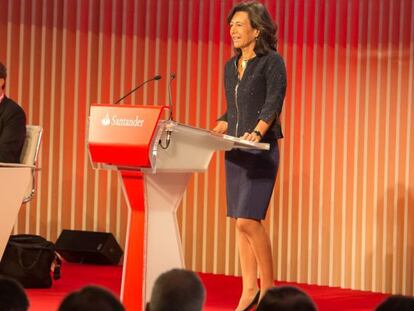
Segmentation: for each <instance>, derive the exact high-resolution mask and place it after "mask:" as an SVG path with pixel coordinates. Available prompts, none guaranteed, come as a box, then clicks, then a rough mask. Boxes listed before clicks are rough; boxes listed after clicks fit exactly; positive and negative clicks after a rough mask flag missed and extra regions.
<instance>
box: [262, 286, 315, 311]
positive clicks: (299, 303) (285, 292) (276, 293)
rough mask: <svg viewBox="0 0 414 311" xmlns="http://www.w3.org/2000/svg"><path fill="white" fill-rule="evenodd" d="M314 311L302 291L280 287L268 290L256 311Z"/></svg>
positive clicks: (308, 298) (291, 287)
mask: <svg viewBox="0 0 414 311" xmlns="http://www.w3.org/2000/svg"><path fill="white" fill-rule="evenodd" d="M268 310H277V311H316V310H317V308H316V306H315V304H314V303H313V301H312V299H311V298H310V297H309V296H308V295H307V294H306V293H305V292H304V291H302V290H300V289H298V288H296V287H293V286H280V287H274V288H271V289H269V290H268V291H267V292H266V294H265V295H264V297H263V298H262V300H261V301H260V303H259V305H258V306H257V309H256V311H268Z"/></svg>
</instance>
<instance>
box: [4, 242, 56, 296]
mask: <svg viewBox="0 0 414 311" xmlns="http://www.w3.org/2000/svg"><path fill="white" fill-rule="evenodd" d="M61 263H62V262H61V260H60V258H59V257H58V256H57V253H56V252H55V245H54V244H53V243H52V242H49V241H47V240H46V239H44V238H42V237H41V236H38V235H30V234H18V235H11V236H10V239H9V242H8V243H7V246H6V249H5V251H4V254H3V258H2V259H1V261H0V274H3V275H6V276H9V277H12V278H14V279H16V280H17V281H19V282H20V284H22V286H23V287H25V288H50V287H51V286H52V276H51V274H52V273H53V279H54V280H57V279H59V278H60V266H61Z"/></svg>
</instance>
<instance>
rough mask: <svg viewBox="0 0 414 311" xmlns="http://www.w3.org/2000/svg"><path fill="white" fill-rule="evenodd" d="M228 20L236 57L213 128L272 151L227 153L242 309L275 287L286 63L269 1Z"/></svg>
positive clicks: (245, 5) (236, 10) (236, 11)
mask: <svg viewBox="0 0 414 311" xmlns="http://www.w3.org/2000/svg"><path fill="white" fill-rule="evenodd" d="M227 22H228V24H229V26H230V27H229V30H230V36H231V39H232V41H233V46H234V50H235V56H234V57H232V58H231V59H230V60H228V61H227V63H226V64H225V70H224V72H225V73H224V75H225V76H224V86H225V94H226V100H227V111H226V112H225V114H224V115H223V116H221V117H220V118H219V121H218V123H217V125H216V127H215V128H214V129H213V130H214V131H216V132H219V133H227V134H228V135H232V136H236V137H241V138H243V139H246V140H249V141H253V142H265V143H269V144H270V150H266V151H263V150H243V149H235V150H231V151H227V152H226V154H225V168H226V192H227V216H228V217H231V218H234V219H235V220H236V228H237V231H238V249H239V256H240V264H241V269H242V280H243V290H242V293H241V296H240V300H239V303H238V306H237V308H236V310H249V309H250V308H252V307H253V306H254V305H255V304H256V303H257V302H258V301H259V299H260V298H261V297H263V296H264V294H265V292H266V290H267V289H269V288H270V287H272V286H273V263H272V261H273V260H272V252H271V246H270V239H269V236H268V233H267V232H266V230H265V227H264V226H263V224H262V221H263V220H264V219H265V217H266V212H267V209H268V206H269V202H270V199H271V196H272V192H273V187H274V184H275V180H276V175H277V170H278V166H279V148H278V142H277V141H278V139H280V138H282V137H283V134H282V129H281V125H280V120H279V116H280V113H281V110H282V106H283V100H284V97H285V94H286V68H285V64H284V61H283V59H282V57H281V56H280V55H279V54H278V53H277V51H276V43H277V40H276V30H277V26H276V25H275V24H274V22H273V21H272V19H271V17H270V14H269V12H268V11H267V9H266V7H265V6H264V5H263V4H261V3H259V2H256V1H250V2H242V3H239V4H236V5H235V6H234V7H233V8H232V10H231V11H230V13H229V15H228V17H227ZM257 272H259V276H260V289H259V288H258V284H257V279H256V277H257Z"/></svg>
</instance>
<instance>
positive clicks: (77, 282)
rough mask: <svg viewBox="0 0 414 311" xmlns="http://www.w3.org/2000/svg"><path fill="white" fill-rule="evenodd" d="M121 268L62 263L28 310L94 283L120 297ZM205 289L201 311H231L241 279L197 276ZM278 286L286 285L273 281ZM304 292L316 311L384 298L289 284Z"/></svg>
mask: <svg viewBox="0 0 414 311" xmlns="http://www.w3.org/2000/svg"><path fill="white" fill-rule="evenodd" d="M121 274H122V268H121V267H118V266H116V267H114V266H94V265H80V264H70V263H64V265H63V267H62V279H61V280H59V281H55V282H54V285H53V287H52V288H51V289H42V290H38V289H36V290H35V289H29V290H27V292H28V295H29V299H30V304H31V307H30V309H29V310H30V311H45V310H57V307H58V305H59V302H60V301H61V300H62V298H63V297H64V296H65V295H66V294H67V293H69V292H70V291H73V290H75V289H78V288H80V287H82V286H84V285H88V284H97V285H100V286H104V287H106V288H108V289H110V290H111V291H112V292H114V293H115V294H116V295H118V294H119V291H120V284H121ZM200 277H201V279H202V281H203V283H204V285H205V287H206V289H207V302H206V305H205V308H204V310H234V307H235V306H236V303H237V299H238V294H239V292H240V289H241V279H240V278H238V277H229V276H224V275H213V274H200ZM276 284H278V285H282V284H287V283H280V282H276ZM289 284H290V285H294V286H298V287H300V288H302V289H303V290H305V291H306V292H307V293H308V294H309V295H310V296H311V297H312V298H313V300H314V301H315V303H316V304H317V306H318V308H319V310H321V311H324V310H326V311H327V310H335V311H339V310H358V311H363V310H373V309H374V308H375V306H376V305H378V303H380V302H381V301H382V300H383V299H384V298H385V297H387V295H384V294H378V293H371V292H363V291H353V290H346V289H340V288H333V287H326V286H315V285H304V284H292V283H289Z"/></svg>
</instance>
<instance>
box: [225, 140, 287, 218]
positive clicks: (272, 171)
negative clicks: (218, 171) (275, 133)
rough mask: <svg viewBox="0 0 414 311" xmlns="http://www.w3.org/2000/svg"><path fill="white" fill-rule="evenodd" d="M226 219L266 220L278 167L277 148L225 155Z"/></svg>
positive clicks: (237, 151)
mask: <svg viewBox="0 0 414 311" xmlns="http://www.w3.org/2000/svg"><path fill="white" fill-rule="evenodd" d="M225 167H226V192H227V216H228V217H233V218H249V219H256V220H262V219H265V217H266V212H267V209H268V207H269V202H270V199H271V197H272V193H273V187H274V185H275V180H276V175H277V169H278V167H279V147H278V144H277V142H271V143H270V150H248V149H234V150H230V151H226V153H225Z"/></svg>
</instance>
